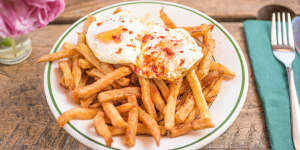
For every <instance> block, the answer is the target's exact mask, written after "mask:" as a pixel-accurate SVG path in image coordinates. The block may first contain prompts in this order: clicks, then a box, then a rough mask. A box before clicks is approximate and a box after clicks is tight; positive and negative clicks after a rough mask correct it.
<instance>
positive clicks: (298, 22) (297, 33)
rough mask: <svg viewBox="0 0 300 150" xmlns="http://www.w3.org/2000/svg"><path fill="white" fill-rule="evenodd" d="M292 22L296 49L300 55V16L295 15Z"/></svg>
mask: <svg viewBox="0 0 300 150" xmlns="http://www.w3.org/2000/svg"><path fill="white" fill-rule="evenodd" d="M292 24H293V31H294V41H295V46H296V51H297V52H298V55H300V16H298V17H294V19H293V21H292Z"/></svg>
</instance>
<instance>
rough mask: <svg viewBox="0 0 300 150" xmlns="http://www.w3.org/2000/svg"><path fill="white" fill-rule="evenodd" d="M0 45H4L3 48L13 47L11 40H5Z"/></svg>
mask: <svg viewBox="0 0 300 150" xmlns="http://www.w3.org/2000/svg"><path fill="white" fill-rule="evenodd" d="M0 45H2V46H11V38H4V39H3V40H2V41H1V42H0Z"/></svg>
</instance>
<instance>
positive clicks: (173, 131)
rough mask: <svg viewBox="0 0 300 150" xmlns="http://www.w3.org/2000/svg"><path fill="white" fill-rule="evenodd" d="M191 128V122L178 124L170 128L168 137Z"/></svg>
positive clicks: (184, 132) (186, 131)
mask: <svg viewBox="0 0 300 150" xmlns="http://www.w3.org/2000/svg"><path fill="white" fill-rule="evenodd" d="M191 130H193V126H192V124H191V123H184V124H179V125H177V126H175V127H174V128H172V129H171V130H170V134H169V137H177V136H180V135H183V134H186V133H188V132H189V131H191Z"/></svg>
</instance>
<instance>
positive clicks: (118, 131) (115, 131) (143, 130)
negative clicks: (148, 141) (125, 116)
mask: <svg viewBox="0 0 300 150" xmlns="http://www.w3.org/2000/svg"><path fill="white" fill-rule="evenodd" d="M108 128H109V130H110V132H111V133H112V135H113V136H119V135H124V134H126V130H125V129H124V128H117V127H113V126H109V127H108ZM159 130H160V135H166V133H167V131H166V130H165V128H164V127H163V126H159ZM136 135H152V133H151V130H149V129H148V128H147V127H146V126H145V125H144V124H141V123H138V124H137V131H136Z"/></svg>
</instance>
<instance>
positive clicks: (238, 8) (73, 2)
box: [56, 0, 300, 22]
mask: <svg viewBox="0 0 300 150" xmlns="http://www.w3.org/2000/svg"><path fill="white" fill-rule="evenodd" d="M124 1H127V0H88V1H87V0H84V1H83V0H68V1H66V8H65V11H64V13H63V14H61V15H60V17H58V18H57V19H56V21H57V22H73V21H75V20H77V19H79V18H81V17H82V16H84V15H86V14H88V13H90V12H92V11H94V10H97V9H99V8H103V7H105V6H108V5H111V4H115V3H119V2H124ZM167 1H170V2H175V3H178V4H183V5H186V6H189V7H192V8H195V9H198V10H200V11H202V12H204V13H206V14H207V15H209V16H211V17H213V18H215V19H217V20H236V19H245V18H256V16H257V12H258V11H259V9H260V8H263V7H264V6H267V5H273V4H277V5H282V6H285V7H288V8H290V9H292V10H293V11H294V12H295V13H296V14H298V15H300V1H299V0H284V1H282V0H249V1H244V0H190V1H188V0H167Z"/></svg>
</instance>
